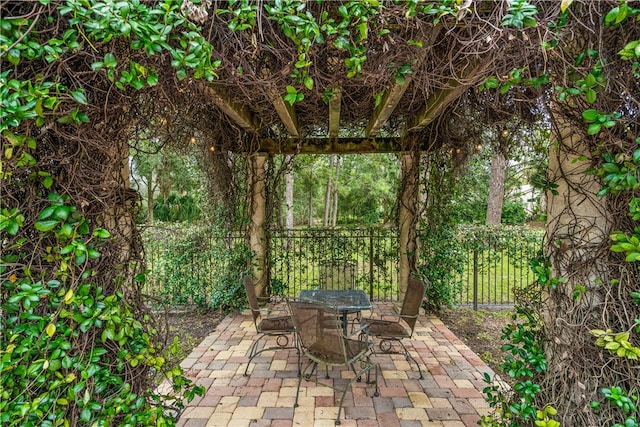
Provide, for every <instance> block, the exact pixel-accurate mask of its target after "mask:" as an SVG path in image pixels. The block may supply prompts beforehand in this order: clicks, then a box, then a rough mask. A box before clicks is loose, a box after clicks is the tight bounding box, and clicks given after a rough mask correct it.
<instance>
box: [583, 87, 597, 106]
mask: <svg viewBox="0 0 640 427" xmlns="http://www.w3.org/2000/svg"><path fill="white" fill-rule="evenodd" d="M584 96H585V98H586V99H587V102H588V103H589V104H593V103H594V102H596V91H595V90H593V89H587V92H586V93H585V95H584Z"/></svg>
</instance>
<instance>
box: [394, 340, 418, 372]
mask: <svg viewBox="0 0 640 427" xmlns="http://www.w3.org/2000/svg"><path fill="white" fill-rule="evenodd" d="M398 342H399V343H400V345H401V346H402V350H404V357H405V359H407V362H408V361H409V360H413V363H415V364H416V368H418V373H420V379H421V380H423V379H424V376H423V375H422V369H420V365H419V364H418V361H417V360H416V359H414V358H413V356H412V355H411V353H409V350H407V348H406V347H405V346H404V344H403V343H402V341H398Z"/></svg>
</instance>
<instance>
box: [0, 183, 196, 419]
mask: <svg viewBox="0 0 640 427" xmlns="http://www.w3.org/2000/svg"><path fill="white" fill-rule="evenodd" d="M2 212H3V215H2V216H1V217H0V229H3V230H7V239H6V240H5V241H4V242H3V252H2V258H1V259H0V261H1V262H0V280H1V283H2V296H1V299H0V314H1V315H0V343H2V351H1V352H0V355H1V359H0V394H1V397H2V398H1V399H0V424H2V425H20V426H35V425H39V426H59V425H70V424H73V425H76V424H83V425H96V426H106V425H124V426H135V425H151V424H156V425H173V424H174V423H175V420H174V419H173V416H174V415H175V414H176V413H177V412H176V411H179V410H180V409H181V408H182V407H183V405H184V404H183V399H186V400H187V401H189V400H191V399H192V398H193V397H194V395H195V394H202V393H203V391H204V390H203V389H202V388H201V387H193V385H192V383H191V381H190V380H188V379H187V378H185V377H184V376H182V369H181V368H180V367H176V368H171V367H167V366H166V362H165V361H166V358H165V356H166V354H165V353H164V351H163V349H162V348H161V347H159V346H158V345H157V343H156V342H155V339H156V338H155V336H156V335H157V332H156V331H155V330H154V329H152V328H151V327H150V322H149V320H150V319H149V318H148V317H146V316H145V317H144V318H138V315H139V314H140V310H139V309H138V308H137V307H134V306H133V305H132V300H127V299H126V298H125V290H126V292H128V293H135V291H136V286H137V284H136V283H135V282H134V283H127V284H125V283H126V277H125V274H122V275H117V274H118V273H114V277H113V278H107V279H105V278H104V277H101V276H100V275H98V274H97V270H96V268H97V267H98V266H99V262H100V258H101V257H102V256H103V255H102V251H103V250H104V249H103V248H105V247H107V248H108V239H109V237H110V233H109V232H108V231H107V230H105V229H102V228H98V227H92V226H91V225H90V223H89V221H88V220H87V219H85V218H84V217H83V216H82V215H79V214H78V210H77V209H76V207H75V206H72V205H70V204H68V203H67V200H66V199H65V198H64V197H62V196H60V195H58V194H53V193H51V194H49V197H48V206H46V207H44V208H43V209H42V210H41V211H40V212H39V214H38V216H37V220H36V221H35V222H33V223H31V226H30V227H26V226H24V216H23V215H22V214H21V213H20V212H19V211H17V210H15V209H12V210H8V209H6V208H5V209H3V210H2ZM10 212H13V214H10ZM27 235H29V236H31V237H32V238H33V239H36V241H38V242H41V243H42V245H43V246H39V247H38V249H42V250H43V251H46V252H47V253H48V256H47V257H45V258H46V259H45V260H44V261H45V262H46V263H48V264H47V265H48V267H49V268H50V271H49V272H46V271H42V269H38V270H39V271H37V272H36V270H32V269H31V266H32V265H33V264H34V258H35V257H36V256H39V255H42V254H41V253H40V252H38V253H37V255H34V254H33V253H30V252H28V251H23V250H21V247H22V245H23V243H24V242H25V241H26V237H25V236H27ZM45 247H46V248H45ZM138 280H142V277H138ZM87 348H88V349H90V350H89V351H86V349H87ZM156 373H163V374H164V375H165V377H166V378H168V379H170V380H171V382H172V386H173V387H172V392H171V393H170V394H167V395H160V394H158V393H157V392H156V391H154V388H155V384H156V383H155V381H154V377H155V374H156ZM174 393H175V394H174ZM168 409H170V410H172V411H173V412H171V411H167V410H168Z"/></svg>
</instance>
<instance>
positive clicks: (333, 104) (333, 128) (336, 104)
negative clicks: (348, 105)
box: [329, 88, 342, 138]
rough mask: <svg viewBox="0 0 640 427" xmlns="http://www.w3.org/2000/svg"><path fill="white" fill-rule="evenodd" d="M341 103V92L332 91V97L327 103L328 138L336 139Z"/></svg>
mask: <svg viewBox="0 0 640 427" xmlns="http://www.w3.org/2000/svg"><path fill="white" fill-rule="evenodd" d="M341 103H342V90H341V89H339V88H337V89H333V95H332V97H331V100H330V101H329V138H337V137H338V130H339V129H340V105H341Z"/></svg>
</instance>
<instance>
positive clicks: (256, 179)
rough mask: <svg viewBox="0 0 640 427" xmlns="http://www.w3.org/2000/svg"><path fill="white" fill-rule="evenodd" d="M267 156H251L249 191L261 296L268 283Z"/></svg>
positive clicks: (255, 272) (254, 265)
mask: <svg viewBox="0 0 640 427" xmlns="http://www.w3.org/2000/svg"><path fill="white" fill-rule="evenodd" d="M266 159H267V158H266V156H264V155H260V154H257V155H253V156H251V157H250V158H249V176H250V178H251V179H250V180H249V186H250V187H249V192H250V195H251V204H250V212H249V215H250V217H251V222H250V224H249V245H250V247H251V251H252V253H253V259H252V263H251V265H252V269H253V279H254V283H255V285H256V294H257V295H258V296H261V295H262V294H263V291H264V289H265V287H266V285H267V269H266V259H267V257H266V254H267V242H266V239H265V222H266V195H265V182H264V173H265V171H264V166H265V162H266Z"/></svg>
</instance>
